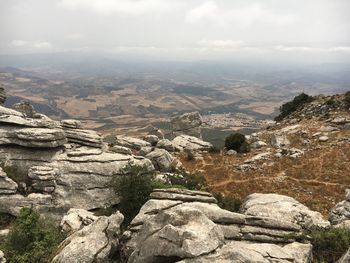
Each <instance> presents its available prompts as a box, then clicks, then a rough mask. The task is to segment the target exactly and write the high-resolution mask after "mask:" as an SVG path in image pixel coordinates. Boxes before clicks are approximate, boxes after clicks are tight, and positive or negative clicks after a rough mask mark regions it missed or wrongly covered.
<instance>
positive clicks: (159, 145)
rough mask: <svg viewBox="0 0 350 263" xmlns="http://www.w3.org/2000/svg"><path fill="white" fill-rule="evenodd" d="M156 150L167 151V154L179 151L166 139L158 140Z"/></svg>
mask: <svg viewBox="0 0 350 263" xmlns="http://www.w3.org/2000/svg"><path fill="white" fill-rule="evenodd" d="M156 147H157V148H159V149H164V150H167V151H168V152H175V151H180V150H181V149H180V148H176V147H175V145H174V144H173V143H172V142H171V141H170V140H168V139H162V140H159V142H158V143H157V146H156Z"/></svg>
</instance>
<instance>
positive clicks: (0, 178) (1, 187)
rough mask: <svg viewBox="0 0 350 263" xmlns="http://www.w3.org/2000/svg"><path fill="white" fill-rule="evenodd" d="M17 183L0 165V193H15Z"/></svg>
mask: <svg viewBox="0 0 350 263" xmlns="http://www.w3.org/2000/svg"><path fill="white" fill-rule="evenodd" d="M17 188H18V185H17V183H16V182H14V181H13V180H12V179H11V178H9V177H8V176H7V174H6V173H5V172H4V171H3V170H2V168H1V167H0V195H5V194H6V195H8V194H15V193H16V192H17Z"/></svg>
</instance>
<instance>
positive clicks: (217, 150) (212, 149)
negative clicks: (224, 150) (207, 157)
mask: <svg viewBox="0 0 350 263" xmlns="http://www.w3.org/2000/svg"><path fill="white" fill-rule="evenodd" d="M208 152H209V153H220V152H221V150H220V149H219V148H218V147H215V146H211V147H210V148H209V150H208Z"/></svg>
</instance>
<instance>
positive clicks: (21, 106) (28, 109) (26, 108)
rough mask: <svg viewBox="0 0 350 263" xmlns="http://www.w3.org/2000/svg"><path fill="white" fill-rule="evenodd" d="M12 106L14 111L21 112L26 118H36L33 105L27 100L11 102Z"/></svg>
mask: <svg viewBox="0 0 350 263" xmlns="http://www.w3.org/2000/svg"><path fill="white" fill-rule="evenodd" d="M12 108H13V109H14V110H16V111H19V112H22V113H23V114H24V116H26V117H27V118H36V117H37V115H36V111H35V110H34V107H33V106H32V105H31V104H30V103H29V102H28V101H21V102H19V103H16V104H13V105H12Z"/></svg>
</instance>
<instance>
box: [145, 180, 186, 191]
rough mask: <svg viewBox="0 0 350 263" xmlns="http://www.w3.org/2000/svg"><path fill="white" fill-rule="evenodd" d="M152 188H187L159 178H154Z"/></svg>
mask: <svg viewBox="0 0 350 263" xmlns="http://www.w3.org/2000/svg"><path fill="white" fill-rule="evenodd" d="M151 185H152V189H167V188H179V189H186V187H185V186H183V185H180V184H168V183H165V182H162V181H159V180H154V181H152V182H151Z"/></svg>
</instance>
